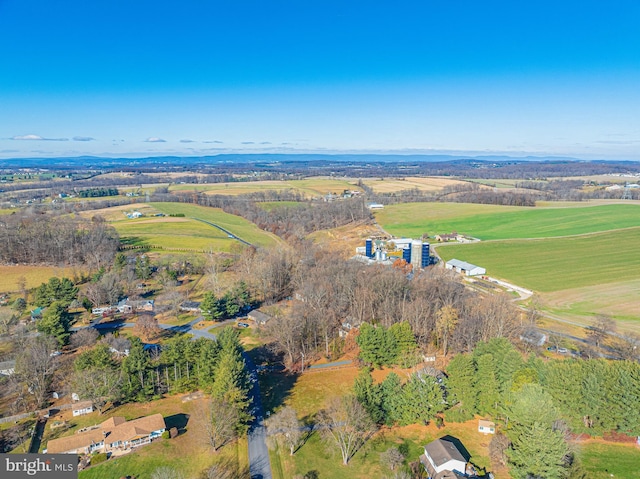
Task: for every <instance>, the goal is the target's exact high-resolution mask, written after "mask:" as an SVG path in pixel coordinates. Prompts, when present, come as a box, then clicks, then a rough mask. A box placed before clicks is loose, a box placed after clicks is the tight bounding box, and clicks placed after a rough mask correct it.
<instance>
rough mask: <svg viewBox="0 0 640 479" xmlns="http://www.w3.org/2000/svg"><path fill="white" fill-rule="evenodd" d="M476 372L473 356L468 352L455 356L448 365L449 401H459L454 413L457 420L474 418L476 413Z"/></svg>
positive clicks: (452, 402) (454, 402)
mask: <svg viewBox="0 0 640 479" xmlns="http://www.w3.org/2000/svg"><path fill="white" fill-rule="evenodd" d="M475 374H476V368H475V365H474V363H473V358H472V357H471V356H469V355H467V354H458V355H457V356H454V358H453V359H452V360H451V361H450V362H449V365H448V366H447V376H448V377H447V380H446V386H447V401H448V402H449V404H456V403H457V406H455V415H454V418H455V420H457V421H467V420H469V419H472V418H473V416H474V414H475V413H476V402H477V393H476V388H475V381H474V378H475Z"/></svg>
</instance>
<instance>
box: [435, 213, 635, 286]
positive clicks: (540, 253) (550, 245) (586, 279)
mask: <svg viewBox="0 0 640 479" xmlns="http://www.w3.org/2000/svg"><path fill="white" fill-rule="evenodd" d="M638 211H639V212H640V210H638ZM638 244H640V227H638V228H632V229H627V230H623V231H612V232H607V233H598V234H593V235H585V236H578V237H572V238H552V239H540V240H510V241H491V242H481V243H473V244H464V245H446V246H444V245H443V246H440V247H438V254H439V255H440V256H441V257H442V258H443V259H444V260H445V261H447V260H449V259H452V258H457V259H460V260H463V261H468V262H470V263H473V264H477V265H480V266H482V267H485V268H486V269H487V274H488V275H490V276H496V277H499V278H502V279H506V280H507V281H511V282H513V283H515V284H517V285H518V286H523V287H525V288H529V289H532V290H535V291H540V292H551V291H560V290H565V289H574V288H581V287H586V286H596V285H602V284H607V283H619V282H623V281H624V282H626V281H634V280H638V279H640V254H639V252H638V247H637V245H638Z"/></svg>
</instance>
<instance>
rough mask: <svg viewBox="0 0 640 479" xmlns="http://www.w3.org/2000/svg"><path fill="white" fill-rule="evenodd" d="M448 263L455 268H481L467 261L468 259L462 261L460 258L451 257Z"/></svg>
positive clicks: (467, 269)
mask: <svg viewBox="0 0 640 479" xmlns="http://www.w3.org/2000/svg"><path fill="white" fill-rule="evenodd" d="M447 264H450V265H451V266H453V267H454V268H460V269H463V270H465V271H470V270H472V269H474V268H480V267H481V266H477V265H475V264H471V263H467V262H466V261H461V260H459V259H451V260H449V261H447Z"/></svg>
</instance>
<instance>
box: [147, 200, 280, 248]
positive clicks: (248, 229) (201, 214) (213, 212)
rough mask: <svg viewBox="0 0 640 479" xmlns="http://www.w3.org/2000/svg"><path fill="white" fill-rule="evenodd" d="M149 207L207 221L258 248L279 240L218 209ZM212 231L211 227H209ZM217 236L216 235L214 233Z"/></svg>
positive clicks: (154, 205) (170, 213)
mask: <svg viewBox="0 0 640 479" xmlns="http://www.w3.org/2000/svg"><path fill="white" fill-rule="evenodd" d="M150 204H151V206H153V207H154V208H156V209H158V210H159V211H161V212H163V213H165V214H167V215H175V214H184V215H185V217H187V218H198V219H200V220H205V221H209V222H211V223H215V224H217V225H220V226H222V227H223V228H225V229H227V230H229V231H231V232H232V233H233V234H234V235H237V236H238V237H240V238H242V239H243V240H245V241H248V242H249V243H252V244H255V245H258V246H274V245H276V244H277V243H279V242H280V239H279V238H278V237H277V236H276V235H274V234H271V233H267V232H266V231H263V230H261V229H260V228H258V227H257V226H256V225H255V224H253V223H251V222H250V221H247V220H245V219H244V218H242V217H240V216H236V215H232V214H229V213H225V212H224V211H222V210H221V209H219V208H208V207H205V206H198V205H190V204H185V203H150ZM211 228H212V229H213V227H211ZM216 234H217V233H216Z"/></svg>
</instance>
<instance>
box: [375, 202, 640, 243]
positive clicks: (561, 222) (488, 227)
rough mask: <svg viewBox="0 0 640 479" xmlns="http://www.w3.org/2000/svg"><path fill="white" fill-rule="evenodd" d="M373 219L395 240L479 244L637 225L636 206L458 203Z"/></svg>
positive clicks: (416, 206) (404, 207) (419, 206)
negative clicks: (441, 237)
mask: <svg viewBox="0 0 640 479" xmlns="http://www.w3.org/2000/svg"><path fill="white" fill-rule="evenodd" d="M376 220H377V221H378V223H380V225H381V226H382V227H383V228H384V229H385V230H387V231H388V232H390V233H392V234H394V235H397V236H409V237H413V238H419V237H420V236H421V235H423V234H424V233H428V234H429V235H430V236H433V235H434V234H438V233H450V232H451V231H457V232H459V233H463V234H466V235H470V236H473V237H476V238H480V239H482V240H494V239H511V238H549V237H557V236H570V235H579V234H586V233H595V232H604V231H611V230H616V229H622V228H631V227H635V226H640V205H637V204H608V205H595V206H593V205H589V203H576V204H575V206H574V207H566V208H538V207H536V208H527V207H516V206H494V205H480V204H464V203H409V204H398V205H390V206H387V207H385V209H384V210H381V211H378V212H376Z"/></svg>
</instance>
